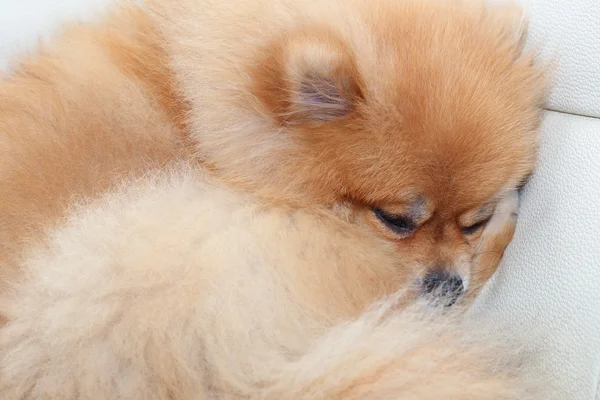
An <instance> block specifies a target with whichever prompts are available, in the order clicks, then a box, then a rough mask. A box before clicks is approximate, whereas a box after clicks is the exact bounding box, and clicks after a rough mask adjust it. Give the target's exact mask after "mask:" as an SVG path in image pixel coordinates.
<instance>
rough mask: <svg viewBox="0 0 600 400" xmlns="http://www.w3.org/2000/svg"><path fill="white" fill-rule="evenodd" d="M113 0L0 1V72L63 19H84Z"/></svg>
mask: <svg viewBox="0 0 600 400" xmlns="http://www.w3.org/2000/svg"><path fill="white" fill-rule="evenodd" d="M112 1H114V0H0V71H2V70H5V69H6V68H7V64H8V59H9V57H11V56H13V55H14V54H21V53H24V52H27V51H31V50H32V49H33V48H35V46H36V44H37V41H38V38H40V37H44V36H47V35H48V34H49V33H51V32H53V31H54V30H55V29H56V28H57V27H58V26H60V24H61V22H62V21H64V20H65V19H77V20H85V19H87V18H89V17H90V16H92V15H94V14H95V12H97V11H99V10H102V9H103V8H105V7H106V5H107V4H109V3H110V2H112Z"/></svg>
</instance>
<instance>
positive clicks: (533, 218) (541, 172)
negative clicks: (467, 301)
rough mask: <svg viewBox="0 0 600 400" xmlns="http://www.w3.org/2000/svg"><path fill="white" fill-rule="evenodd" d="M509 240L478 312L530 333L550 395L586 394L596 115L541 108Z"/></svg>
mask: <svg viewBox="0 0 600 400" xmlns="http://www.w3.org/2000/svg"><path fill="white" fill-rule="evenodd" d="M542 131H543V138H542V142H541V147H540V155H539V167H538V169H537V171H536V172H535V173H534V175H533V177H532V179H531V181H530V183H529V185H527V187H526V189H525V190H524V192H523V195H522V196H523V197H522V200H523V201H522V204H521V209H520V211H519V220H518V223H517V231H516V234H515V239H514V241H513V242H512V243H511V245H510V246H509V248H508V249H507V252H506V255H505V258H504V260H503V263H502V265H501V268H500V269H499V270H498V272H497V273H496V275H495V277H494V278H493V280H492V281H491V282H489V285H488V286H487V287H486V290H485V291H484V293H483V295H482V297H481V298H480V299H479V300H480V301H479V303H478V304H477V306H478V311H482V312H485V313H486V314H488V315H489V314H491V315H492V317H495V318H497V319H498V321H499V322H504V323H508V324H509V326H511V327H513V329H517V330H519V331H520V332H532V335H533V338H534V339H535V341H536V342H537V345H536V349H535V351H536V353H537V354H538V355H540V356H541V357H542V362H541V364H540V365H538V366H537V367H538V368H537V370H535V372H534V373H536V374H538V375H539V376H542V377H544V378H545V379H547V382H548V385H549V387H550V389H551V390H550V392H549V393H551V397H549V398H553V399H560V400H591V399H594V398H595V396H596V393H597V390H598V389H597V388H598V379H599V376H600V119H595V118H586V117H579V116H573V115H568V114H562V113H557V112H548V113H547V114H546V116H545V119H544V123H543V129H542ZM549 396H550V395H549Z"/></svg>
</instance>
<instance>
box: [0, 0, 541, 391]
mask: <svg viewBox="0 0 600 400" xmlns="http://www.w3.org/2000/svg"><path fill="white" fill-rule="evenodd" d="M524 35H525V24H524V21H523V18H522V15H521V13H520V12H518V10H517V9H516V8H514V6H511V5H498V6H484V5H483V4H482V3H481V2H479V1H447V2H444V1H441V0H440V1H436V0H421V1H417V0H408V1H402V2H399V1H394V0H375V1H373V0H319V1H316V0H293V1H292V0H240V1H236V2H235V3H233V2H222V1H217V0H178V1H170V0H152V1H149V2H148V4H146V5H145V6H144V7H142V8H139V7H137V6H122V7H119V8H117V9H115V10H114V11H113V12H111V13H110V14H109V15H108V16H106V17H105V18H103V19H101V20H100V21H98V22H97V23H96V24H88V25H71V26H69V27H67V28H66V29H65V31H64V32H63V33H62V34H61V35H59V37H57V38H56V39H55V40H54V41H52V42H51V43H50V44H48V45H47V46H45V48H44V49H42V50H40V52H39V53H38V54H35V55H32V56H30V57H28V58H26V59H25V60H22V61H21V62H20V63H19V64H18V65H17V66H15V72H14V73H12V74H11V75H9V76H7V77H5V78H4V80H3V81H2V83H0V134H1V135H2V140H0V153H1V154H2V157H0V187H2V188H3V191H2V193H1V194H0V214H1V215H2V224H1V225H0V291H1V292H0V293H3V294H2V295H1V296H0V315H2V316H3V317H4V318H5V320H6V323H5V326H4V327H2V328H0V353H1V354H3V356H1V357H0V394H2V395H3V397H6V398H15V399H28V398H58V399H70V398H80V399H81V398H84V399H85V398H151V399H173V398H175V399H203V398H211V397H212V396H217V397H221V398H235V397H251V398H273V399H276V398H277V399H279V398H290V399H291V398H307V399H308V398H365V397H368V398H390V397H401V398H419V399H427V398H431V399H434V398H449V399H452V398H454V399H467V398H468V399H476V398H477V399H487V398H490V399H492V398H493V399H501V398H506V399H508V398H514V399H516V398H522V397H523V396H524V395H525V394H524V393H526V391H527V390H528V387H527V384H525V383H523V382H519V381H518V380H516V378H515V376H513V375H514V374H513V373H514V372H515V371H514V370H512V369H510V368H507V369H506V370H503V369H501V368H500V371H497V370H496V371H494V369H497V368H496V367H498V365H500V364H501V361H500V360H499V359H498V358H496V356H495V355H493V354H491V353H490V352H488V348H487V345H486V344H484V343H483V342H480V341H475V343H472V341H473V340H474V339H473V338H472V337H471V336H469V335H467V334H466V331H467V330H468V329H465V327H464V326H463V325H462V323H461V322H457V321H455V320H454V319H448V318H447V317H443V316H439V318H434V319H433V320H427V323H425V322H423V321H422V320H421V319H420V318H419V317H418V314H419V312H417V311H414V310H412V309H409V310H405V311H403V312H397V311H394V310H396V309H398V308H403V307H405V306H407V305H408V304H410V303H413V302H414V300H415V295H416V296H417V297H419V295H421V294H422V289H423V280H424V278H425V277H426V276H427V275H428V274H429V273H431V272H439V271H443V272H445V273H449V274H450V273H451V274H455V275H457V276H459V277H460V279H461V281H462V284H463V286H464V288H465V289H466V292H467V293H466V295H465V296H463V298H470V297H472V296H473V295H475V294H476V293H477V291H478V289H479V287H480V286H481V285H482V284H483V283H484V282H485V281H486V280H487V279H488V278H489V276H490V275H491V274H492V273H493V272H494V270H495V268H496V266H497V264H498V262H499V260H500V257H501V255H502V251H503V249H504V248H505V247H506V245H507V244H508V242H509V241H510V239H511V236H512V232H513V229H514V216H513V215H512V214H513V213H514V211H515V208H516V203H515V197H514V190H515V189H516V188H517V186H518V185H519V184H520V183H521V182H522V181H523V179H525V177H526V176H527V175H528V174H530V173H531V170H532V168H533V165H534V161H535V147H536V141H537V137H536V130H537V127H538V123H539V118H540V112H541V104H542V102H543V96H544V80H543V77H542V73H541V71H540V69H539V68H538V67H536V66H535V65H534V63H533V59H532V55H530V54H528V53H526V52H524V51H523V42H524ZM174 160H185V162H184V163H185V164H187V165H188V166H187V167H185V168H183V171H182V170H181V169H180V168H179V169H176V172H174V173H172V174H171V175H168V176H167V177H164V176H161V174H159V175H158V177H154V178H153V177H150V178H146V180H142V181H139V182H137V181H135V179H136V178H139V177H141V176H144V175H146V174H148V172H149V171H151V170H156V169H159V170H160V169H164V168H166V167H165V165H168V164H171V162H172V161H174ZM207 174H208V175H207ZM130 179H134V181H133V182H131V181H130ZM122 180H126V181H128V182H130V183H129V184H128V185H125V186H123V187H121V188H118V189H117V188H116V187H118V186H119V185H120V183H121V181H122ZM78 199H84V202H87V201H88V200H93V199H97V201H96V202H94V203H92V204H88V205H87V206H85V207H83V209H82V210H80V211H77V212H73V211H72V209H71V205H72V204H74V203H77V201H78ZM374 211H376V212H374ZM382 216H383V217H382ZM386 216H387V217H386ZM390 216H391V220H392V222H394V221H396V222H395V223H397V224H399V225H398V226H393V224H390V222H389V221H390V218H388V217H390ZM386 218H387V220H386ZM488 220H489V221H490V222H489V223H488V224H487V226H485V224H484V223H483V222H485V221H488ZM386 221H387V222H386ZM398 221H400V222H398ZM48 238H49V239H48ZM398 290H400V291H402V293H404V294H405V295H403V296H402V299H401V300H397V299H396V300H394V301H391V300H389V301H387V302H384V303H383V304H381V305H379V306H377V307H375V309H374V310H372V311H369V312H367V313H366V314H363V313H364V312H365V310H366V309H368V307H369V305H370V304H371V303H372V302H373V301H376V300H378V299H381V298H382V296H386V295H391V294H393V293H396V292H397V291H398ZM433 295H435V293H434V294H433ZM219 303H221V304H222V305H220V306H219ZM381 313H383V314H385V315H383V316H382V315H380V314H381ZM344 321H346V322H344ZM347 321H354V322H347ZM482 336H483V337H486V335H482ZM339 338H345V339H344V340H340V341H339V342H337V340H338V339H339ZM525 396H526V397H527V398H532V397H531V396H533V394H532V393H528V394H526V395H525Z"/></svg>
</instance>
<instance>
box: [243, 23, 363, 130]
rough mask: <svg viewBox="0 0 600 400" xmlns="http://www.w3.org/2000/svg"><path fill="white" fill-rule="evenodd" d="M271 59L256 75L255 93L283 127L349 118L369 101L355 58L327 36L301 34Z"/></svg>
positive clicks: (278, 47)
mask: <svg viewBox="0 0 600 400" xmlns="http://www.w3.org/2000/svg"><path fill="white" fill-rule="evenodd" d="M267 54H268V56H267V57H266V58H265V59H264V60H263V61H262V62H261V63H260V65H259V66H258V67H257V68H256V69H255V70H254V73H253V80H254V82H253V84H254V92H255V95H256V96H257V97H258V98H259V99H260V100H261V102H262V103H263V105H264V106H266V108H267V110H268V112H269V113H270V114H272V116H274V118H275V119H276V120H277V121H278V122H279V123H280V124H283V125H297V124H322V123H326V122H329V121H332V120H336V119H339V118H345V117H349V116H351V115H353V114H354V113H355V112H356V110H357V106H358V103H359V102H360V101H363V95H362V91H361V85H360V78H359V75H358V72H357V70H356V67H355V64H354V60H353V58H352V54H351V53H350V51H349V50H348V49H347V47H346V46H344V45H343V43H341V41H339V40H337V39H336V38H335V37H334V36H333V35H331V34H328V33H327V32H322V31H317V32H311V34H303V33H295V34H293V35H290V36H289V37H288V38H286V39H285V40H283V41H282V42H281V43H278V44H277V45H275V46H273V48H271V49H269V50H268V51H267Z"/></svg>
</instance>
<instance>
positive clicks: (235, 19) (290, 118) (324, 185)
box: [165, 0, 544, 291]
mask: <svg viewBox="0 0 600 400" xmlns="http://www.w3.org/2000/svg"><path fill="white" fill-rule="evenodd" d="M186 1H187V3H186ZM192 3H193V1H191V0H183V1H182V4H184V6H183V7H182V9H181V10H180V11H182V10H183V11H185V13H183V12H182V13H180V15H179V20H178V21H179V23H178V24H176V25H174V26H171V27H168V28H167V29H165V31H166V32H167V35H171V36H173V37H175V38H177V40H173V41H172V42H173V43H175V44H173V45H172V50H173V65H174V68H175V71H176V72H177V74H178V77H177V78H178V79H179V82H180V86H181V87H182V88H183V90H184V92H185V94H186V96H187V98H188V99H189V100H190V101H191V104H192V105H193V110H192V112H191V126H192V130H193V134H194V135H195V138H196V139H197V141H198V143H199V146H198V152H199V154H200V156H201V157H202V158H203V159H204V160H205V161H206V162H207V164H209V165H211V166H212V168H214V169H215V170H216V171H218V172H219V173H220V174H221V175H222V176H223V177H224V178H225V179H227V180H229V181H230V182H233V183H235V184H238V185H241V186H244V187H246V188H247V189H249V190H252V191H256V192H262V194H264V195H270V196H273V197H275V198H280V199H284V200H293V201H297V202H307V203H310V204H322V205H338V206H339V205H341V209H343V210H344V213H345V215H346V216H347V218H348V219H349V220H351V221H353V222H354V223H356V224H361V225H363V226H364V227H366V228H368V229H370V230H373V231H375V232H377V233H378V234H379V235H380V236H382V237H384V238H385V239H386V240H387V241H389V242H392V243H394V245H395V246H396V248H397V250H398V254H399V259H400V261H401V264H402V265H403V266H406V268H410V269H411V271H412V272H411V275H412V279H414V281H415V282H419V283H420V285H421V287H422V290H423V291H430V290H433V289H435V288H439V287H446V288H450V289H453V288H454V289H456V290H458V291H461V290H463V289H464V288H465V287H466V286H467V284H468V282H469V280H470V279H471V277H472V274H473V271H472V262H471V261H472V259H473V257H474V255H475V254H476V252H477V245H478V240H479V239H480V236H481V232H482V230H483V228H484V226H485V224H486V222H487V221H488V220H489V219H490V218H491V216H492V214H493V213H494V210H495V207H496V205H497V203H498V201H499V200H500V199H501V198H503V197H504V196H506V194H507V193H508V192H510V191H511V190H514V189H515V188H516V187H517V186H518V185H519V184H520V182H521V181H522V180H523V179H524V178H525V177H526V176H527V175H529V174H530V173H531V170H532V167H533V165H534V161H535V150H536V141H537V137H536V130H537V128H538V124H539V120H540V114H541V105H542V103H543V97H544V80H543V79H542V74H541V71H540V70H539V69H538V68H537V67H536V66H535V65H534V63H533V60H532V56H531V55H529V54H527V53H526V52H524V50H523V44H524V39H525V32H526V29H525V24H524V21H523V17H522V14H521V13H520V12H519V11H518V9H516V8H514V6H512V5H498V6H484V5H483V4H481V3H480V2H477V1H471V2H469V1H467V2H442V1H435V0H430V1H412V0H409V1H397V0H318V1H317V0H312V1H311V0H299V1H295V2H291V1H284V0H260V1H254V0H252V1H251V0H245V1H238V2H232V3H231V4H223V5H222V6H218V7H217V6H215V5H214V4H213V5H211V7H215V8H218V10H211V12H205V10H204V9H198V10H196V9H195V8H194V7H192V6H190V4H192ZM200 3H202V2H200ZM186 4H187V5H186ZM211 4H212V3H211ZM196 8H199V7H196ZM338 209H340V207H338Z"/></svg>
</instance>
